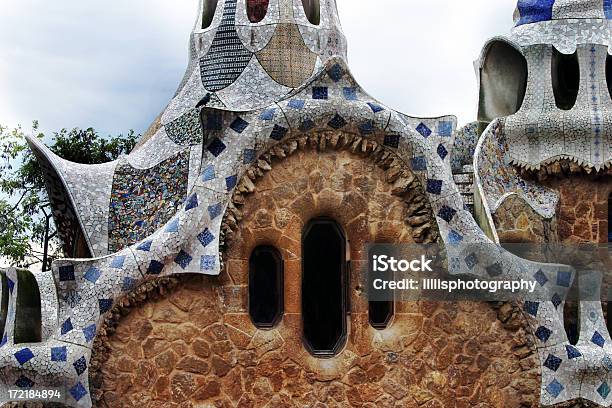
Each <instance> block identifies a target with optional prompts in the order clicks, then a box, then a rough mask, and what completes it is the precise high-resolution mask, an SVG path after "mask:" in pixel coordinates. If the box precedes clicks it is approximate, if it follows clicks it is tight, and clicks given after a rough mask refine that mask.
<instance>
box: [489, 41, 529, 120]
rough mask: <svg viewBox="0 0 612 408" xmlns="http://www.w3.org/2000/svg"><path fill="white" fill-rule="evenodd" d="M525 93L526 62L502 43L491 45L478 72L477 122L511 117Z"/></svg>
mask: <svg viewBox="0 0 612 408" xmlns="http://www.w3.org/2000/svg"><path fill="white" fill-rule="evenodd" d="M526 91H527V60H526V59H525V57H524V56H523V55H522V54H521V53H520V52H519V51H518V50H517V49H516V48H514V47H513V46H512V45H510V44H508V43H507V42H505V41H495V42H493V43H492V44H491V45H490V46H489V48H488V50H487V53H486V56H485V60H484V63H483V66H482V68H481V70H480V98H479V106H478V120H479V121H481V122H486V123H489V122H492V121H493V120H494V119H495V118H502V117H505V116H510V115H513V114H515V113H516V112H518V110H519V109H520V108H521V106H522V105H523V100H524V99H525V92H526Z"/></svg>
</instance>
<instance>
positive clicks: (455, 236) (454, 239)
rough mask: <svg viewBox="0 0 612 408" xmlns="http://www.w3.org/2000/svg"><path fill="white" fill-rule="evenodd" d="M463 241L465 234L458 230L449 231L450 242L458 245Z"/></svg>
mask: <svg viewBox="0 0 612 408" xmlns="http://www.w3.org/2000/svg"><path fill="white" fill-rule="evenodd" d="M461 241H463V235H461V234H459V233H458V232H457V231H455V230H451V231H450V232H449V233H448V243H449V244H451V245H453V246H456V245H458V244H459V243H460V242H461Z"/></svg>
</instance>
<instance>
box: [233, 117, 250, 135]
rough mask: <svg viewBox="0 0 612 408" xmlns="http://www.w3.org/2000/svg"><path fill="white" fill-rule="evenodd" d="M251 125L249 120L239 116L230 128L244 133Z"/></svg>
mask: <svg viewBox="0 0 612 408" xmlns="http://www.w3.org/2000/svg"><path fill="white" fill-rule="evenodd" d="M248 127H249V122H247V121H246V120H244V119H242V118H240V117H238V118H236V119H235V120H234V121H233V122H232V124H231V125H230V129H232V130H233V131H234V132H236V133H242V132H244V131H245V130H246V128H248Z"/></svg>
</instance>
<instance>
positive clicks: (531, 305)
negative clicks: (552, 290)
mask: <svg viewBox="0 0 612 408" xmlns="http://www.w3.org/2000/svg"><path fill="white" fill-rule="evenodd" d="M539 309H540V304H539V303H538V302H531V301H526V302H525V304H524V305H523V310H524V311H525V312H527V313H529V314H530V315H532V316H533V317H537V316H538V310H539Z"/></svg>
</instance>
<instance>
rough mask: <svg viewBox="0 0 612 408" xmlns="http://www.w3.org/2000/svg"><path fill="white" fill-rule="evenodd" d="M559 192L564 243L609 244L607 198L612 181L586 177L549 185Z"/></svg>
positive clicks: (611, 188)
mask: <svg viewBox="0 0 612 408" xmlns="http://www.w3.org/2000/svg"><path fill="white" fill-rule="evenodd" d="M546 184H547V185H548V186H549V187H551V188H553V189H555V190H557V191H559V193H560V195H561V197H560V203H559V204H560V207H559V215H558V220H559V239H560V241H561V242H597V243H606V242H608V198H609V196H610V191H612V178H611V177H610V176H605V177H602V178H597V179H594V178H593V177H590V176H587V175H574V176H572V177H566V178H556V179H552V180H549V181H548V182H547V183H546Z"/></svg>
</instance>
